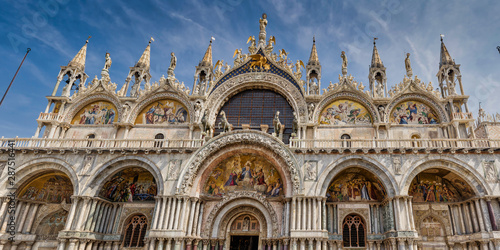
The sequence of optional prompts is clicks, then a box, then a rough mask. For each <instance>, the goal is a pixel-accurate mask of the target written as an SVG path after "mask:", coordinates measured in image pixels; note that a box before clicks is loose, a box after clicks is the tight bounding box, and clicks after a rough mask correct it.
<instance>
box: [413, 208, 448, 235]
mask: <svg viewBox="0 0 500 250" xmlns="http://www.w3.org/2000/svg"><path fill="white" fill-rule="evenodd" d="M429 217H433V218H435V219H436V220H437V221H439V223H441V226H442V227H443V230H444V233H445V236H446V235H453V232H452V229H451V223H450V221H448V219H447V218H448V216H440V215H438V214H437V211H436V210H433V209H430V210H428V211H426V212H425V213H423V214H422V215H420V216H419V217H418V221H417V222H416V223H415V224H416V225H415V228H416V229H417V230H418V229H420V226H421V225H422V223H423V221H424V220H425V219H426V218H429ZM419 232H420V230H419Z"/></svg>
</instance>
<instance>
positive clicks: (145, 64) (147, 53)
mask: <svg viewBox="0 0 500 250" xmlns="http://www.w3.org/2000/svg"><path fill="white" fill-rule="evenodd" d="M152 41H154V40H153V38H151V39H150V40H149V44H148V46H147V47H146V49H145V50H144V53H142V56H141V58H140V59H139V61H138V62H137V63H136V64H135V66H134V67H139V68H147V69H149V67H150V58H151V42H152Z"/></svg>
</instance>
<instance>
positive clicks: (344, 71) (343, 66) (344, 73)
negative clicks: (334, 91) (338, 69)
mask: <svg viewBox="0 0 500 250" xmlns="http://www.w3.org/2000/svg"><path fill="white" fill-rule="evenodd" d="M340 58H342V74H343V75H346V74H347V56H346V55H345V52H344V51H342V54H340Z"/></svg>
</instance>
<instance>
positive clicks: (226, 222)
mask: <svg viewBox="0 0 500 250" xmlns="http://www.w3.org/2000/svg"><path fill="white" fill-rule="evenodd" d="M240 214H251V215H254V216H255V217H256V218H257V220H259V223H260V232H261V233H260V235H261V236H263V237H266V236H267V235H266V232H267V223H266V218H265V217H264V215H263V214H262V212H261V211H260V210H259V209H257V208H255V207H251V206H245V207H238V208H237V209H233V210H232V211H231V212H229V213H227V214H226V215H225V216H224V220H223V221H222V222H221V224H220V225H221V227H220V228H219V234H218V235H219V236H223V235H225V233H226V231H227V228H228V227H230V226H231V225H230V220H231V219H233V218H234V217H236V216H237V215H240ZM209 233H210V232H209Z"/></svg>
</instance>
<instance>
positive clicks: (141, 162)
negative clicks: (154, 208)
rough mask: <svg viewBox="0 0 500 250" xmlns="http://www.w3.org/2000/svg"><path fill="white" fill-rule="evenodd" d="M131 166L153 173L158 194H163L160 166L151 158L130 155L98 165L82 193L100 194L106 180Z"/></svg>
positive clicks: (91, 173)
mask: <svg viewBox="0 0 500 250" xmlns="http://www.w3.org/2000/svg"><path fill="white" fill-rule="evenodd" d="M129 167H140V168H143V169H145V170H146V171H149V173H151V174H152V175H153V177H154V178H155V180H156V185H157V188H158V190H157V195H161V194H162V193H163V192H164V187H163V184H164V183H163V182H164V179H163V176H162V174H161V172H160V170H159V169H160V168H159V167H158V166H156V164H154V163H153V162H152V161H150V160H149V159H146V158H144V157H141V156H134V155H128V156H120V157H117V158H115V159H112V160H110V161H108V162H105V163H103V164H101V165H98V166H96V167H95V168H94V169H93V170H92V171H91V172H90V173H89V175H90V176H92V178H91V179H89V180H87V182H86V183H87V185H86V186H85V188H84V189H83V191H82V194H84V195H89V196H98V195H99V191H100V189H101V187H102V186H103V185H104V183H105V182H106V180H108V179H109V178H110V177H112V176H113V175H114V174H116V173H117V172H119V171H121V170H124V169H126V168H129Z"/></svg>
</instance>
